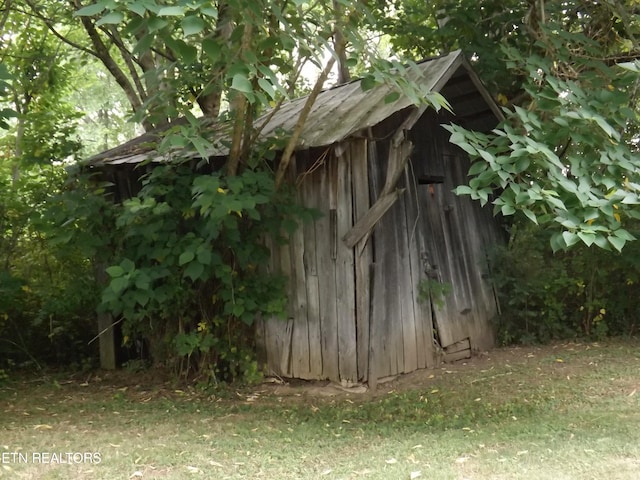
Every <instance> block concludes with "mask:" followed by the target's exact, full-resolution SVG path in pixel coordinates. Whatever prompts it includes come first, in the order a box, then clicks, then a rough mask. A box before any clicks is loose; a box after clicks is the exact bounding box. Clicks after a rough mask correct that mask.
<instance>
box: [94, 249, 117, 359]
mask: <svg viewBox="0 0 640 480" xmlns="http://www.w3.org/2000/svg"><path fill="white" fill-rule="evenodd" d="M94 275H95V279H96V283H97V284H98V286H99V287H100V288H104V287H105V286H106V285H107V284H108V283H109V276H108V275H107V272H106V269H105V265H104V264H103V263H102V262H97V263H96V265H95V267H94ZM98 340H99V341H98V345H99V348H100V368H103V369H105V370H115V368H116V367H117V364H116V337H115V332H114V330H113V318H112V317H111V314H109V313H98Z"/></svg>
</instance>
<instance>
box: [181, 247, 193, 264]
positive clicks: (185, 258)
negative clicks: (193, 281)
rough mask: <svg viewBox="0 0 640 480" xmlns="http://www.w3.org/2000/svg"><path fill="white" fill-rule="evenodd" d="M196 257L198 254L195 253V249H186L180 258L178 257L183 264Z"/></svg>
mask: <svg viewBox="0 0 640 480" xmlns="http://www.w3.org/2000/svg"><path fill="white" fill-rule="evenodd" d="M195 257H196V255H195V254H194V253H193V250H186V251H184V252H182V253H181V254H180V258H178V265H179V266H182V265H184V264H185V263H189V262H190V261H191V260H193V259H194V258H195Z"/></svg>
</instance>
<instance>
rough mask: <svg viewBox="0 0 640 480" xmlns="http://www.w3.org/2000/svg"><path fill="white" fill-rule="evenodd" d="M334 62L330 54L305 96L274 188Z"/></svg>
mask: <svg viewBox="0 0 640 480" xmlns="http://www.w3.org/2000/svg"><path fill="white" fill-rule="evenodd" d="M344 48H345V45H344V44H342V45H338V52H336V53H337V54H338V55H339V51H340V50H344ZM335 63H336V57H335V56H333V55H332V56H331V58H330V59H329V61H328V62H327V64H326V65H325V67H324V69H323V70H322V73H321V74H320V76H319V77H318V79H317V80H316V83H315V85H314V86H313V90H311V93H310V94H309V96H308V97H307V101H306V102H305V104H304V106H303V107H302V111H301V112H300V116H299V117H298V121H297V122H296V126H295V127H294V129H293V133H292V134H291V138H290V139H289V143H287V146H286V147H285V149H284V152H282V157H281V158H280V164H279V165H278V170H277V171H276V180H275V187H276V190H278V189H279V188H280V187H281V186H282V183H283V182H284V178H285V174H286V172H287V169H288V168H289V163H290V162H291V156H292V155H293V152H294V151H295V149H296V146H297V145H298V139H299V138H300V135H301V134H302V128H303V127H304V124H305V123H306V121H307V118H308V117H309V113H311V108H312V107H313V104H314V103H315V101H316V98H318V95H320V92H321V91H322V86H323V85H324V82H325V80H326V79H327V77H328V76H329V73H330V72H331V69H332V68H333V66H334V64H335Z"/></svg>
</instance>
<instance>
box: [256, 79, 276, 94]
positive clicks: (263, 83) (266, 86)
mask: <svg viewBox="0 0 640 480" xmlns="http://www.w3.org/2000/svg"><path fill="white" fill-rule="evenodd" d="M258 85H260V88H262V90H264V91H265V93H266V94H267V95H269V96H270V97H271V99H275V98H276V91H275V89H274V88H273V85H271V82H269V81H268V80H266V79H264V78H262V77H260V78H259V79H258Z"/></svg>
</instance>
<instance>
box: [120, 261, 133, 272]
mask: <svg viewBox="0 0 640 480" xmlns="http://www.w3.org/2000/svg"><path fill="white" fill-rule="evenodd" d="M120 266H121V267H122V268H123V269H124V271H125V272H126V273H131V272H133V271H134V270H135V269H136V264H135V263H133V262H132V261H131V260H129V259H128V258H125V259H124V260H122V261H121V262H120Z"/></svg>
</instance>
